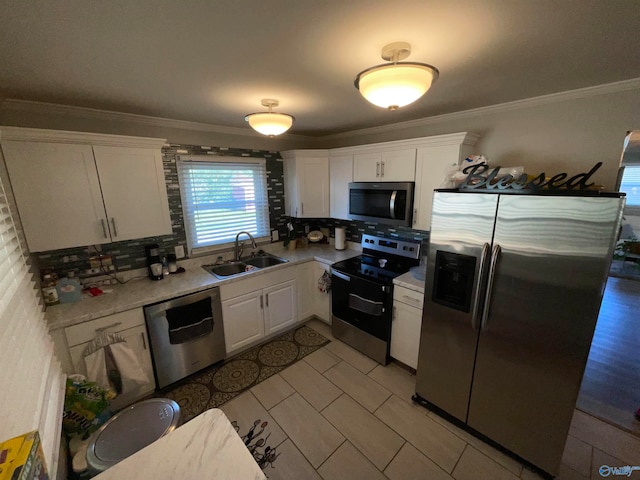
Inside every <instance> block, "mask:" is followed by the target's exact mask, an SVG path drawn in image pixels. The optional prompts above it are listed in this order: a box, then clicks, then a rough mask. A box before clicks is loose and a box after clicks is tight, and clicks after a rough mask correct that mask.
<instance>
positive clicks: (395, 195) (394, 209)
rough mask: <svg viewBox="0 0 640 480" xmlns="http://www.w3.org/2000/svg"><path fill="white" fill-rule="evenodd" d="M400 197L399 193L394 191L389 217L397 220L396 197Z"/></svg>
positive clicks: (390, 201) (390, 202)
mask: <svg viewBox="0 0 640 480" xmlns="http://www.w3.org/2000/svg"><path fill="white" fill-rule="evenodd" d="M397 196H398V191H397V190H394V191H393V193H392V194H391V199H390V200H389V215H391V218H393V219H395V218H396V197H397Z"/></svg>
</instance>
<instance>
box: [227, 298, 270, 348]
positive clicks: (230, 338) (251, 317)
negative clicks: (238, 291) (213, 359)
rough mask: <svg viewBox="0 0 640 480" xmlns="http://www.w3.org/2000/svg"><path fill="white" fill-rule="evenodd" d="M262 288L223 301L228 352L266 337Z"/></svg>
mask: <svg viewBox="0 0 640 480" xmlns="http://www.w3.org/2000/svg"><path fill="white" fill-rule="evenodd" d="M262 308H263V307H262V290H258V291H257V292H251V293H247V294H246V295H241V296H239V297H236V298H232V299H230V300H225V301H224V302H222V318H223V322H224V342H225V345H226V350H227V354H229V353H230V352H233V351H235V350H238V349H240V348H242V347H244V346H245V345H249V344H251V343H253V342H255V341H256V340H259V339H261V338H262V337H264V317H263V314H262Z"/></svg>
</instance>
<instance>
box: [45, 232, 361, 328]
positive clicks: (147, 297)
mask: <svg viewBox="0 0 640 480" xmlns="http://www.w3.org/2000/svg"><path fill="white" fill-rule="evenodd" d="M261 248H263V249H264V250H265V251H267V253H270V254H272V255H276V256H278V257H282V258H286V259H287V260H289V261H288V262H287V263H284V264H281V265H276V266H273V267H269V268H264V269H260V270H256V271H254V272H251V273H249V274H246V275H239V276H236V277H230V278H226V279H224V280H220V279H218V278H216V277H214V276H213V275H211V274H210V273H208V272H206V271H205V270H204V269H203V268H201V266H202V265H206V264H211V263H214V262H215V258H216V256H215V255H210V256H207V257H197V258H192V259H188V260H186V261H182V262H178V265H179V266H181V267H183V268H184V269H185V270H186V271H185V272H184V273H181V274H177V275H169V276H168V277H165V278H164V279H163V280H160V281H152V280H150V279H149V278H147V277H143V278H133V279H132V280H130V281H128V282H127V283H125V284H124V285H113V286H111V287H110V290H112V291H111V293H106V294H104V295H100V296H98V297H92V298H85V299H82V300H80V301H79V302H76V303H66V304H60V305H54V306H50V307H47V309H46V312H45V318H46V320H47V323H48V325H49V330H50V331H53V330H58V329H60V328H66V327H69V326H72V325H77V324H79V323H83V322H86V321H89V320H94V319H96V318H100V317H105V316H107V315H113V314H115V313H119V312H124V311H126V310H131V309H134V308H139V307H142V306H145V305H150V304H153V303H157V302H161V301H164V300H168V299H170V298H174V297H179V296H181V295H187V294H190V293H194V292H198V291H201V290H206V289H207V288H211V287H215V286H220V285H222V284H225V283H231V282H238V281H242V280H244V279H246V278H247V277H248V276H251V277H254V276H259V275H264V274H265V273H266V272H273V271H275V270H276V269H282V268H288V267H291V266H293V265H296V264H299V263H304V262H308V261H311V260H317V261H319V262H322V263H326V264H332V263H335V262H339V261H341V260H344V259H347V258H350V257H354V256H356V255H359V254H360V251H359V250H358V245H357V244H350V245H349V248H348V249H347V250H336V249H335V248H334V246H333V245H313V246H311V245H310V246H307V247H304V248H299V249H295V250H287V249H285V248H284V247H283V246H282V243H277V244H271V245H266V246H261Z"/></svg>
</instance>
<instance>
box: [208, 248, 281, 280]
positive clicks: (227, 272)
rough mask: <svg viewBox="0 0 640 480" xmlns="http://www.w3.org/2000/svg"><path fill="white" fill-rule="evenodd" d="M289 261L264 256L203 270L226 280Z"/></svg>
mask: <svg viewBox="0 0 640 480" xmlns="http://www.w3.org/2000/svg"><path fill="white" fill-rule="evenodd" d="M288 261H289V260H287V259H284V258H280V257H276V256H274V255H268V254H263V255H258V256H257V257H246V258H241V259H240V260H235V261H233V260H232V261H229V262H225V263H219V264H213V265H203V266H202V268H204V269H205V270H206V271H207V272H209V273H210V274H211V275H213V276H214V277H217V278H220V279H224V278H228V277H233V276H236V275H245V274H247V273H251V272H252V271H255V270H259V269H262V268H269V267H273V266H275V265H280V264H282V263H286V262H288Z"/></svg>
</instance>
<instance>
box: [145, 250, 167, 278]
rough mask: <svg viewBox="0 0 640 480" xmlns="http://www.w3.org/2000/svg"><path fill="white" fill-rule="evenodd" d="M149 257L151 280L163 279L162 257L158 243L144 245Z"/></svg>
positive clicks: (148, 265) (148, 268)
mask: <svg viewBox="0 0 640 480" xmlns="http://www.w3.org/2000/svg"><path fill="white" fill-rule="evenodd" d="M144 251H145V254H146V257H147V270H148V271H149V278H150V279H151V280H162V279H163V278H164V276H163V275H162V259H161V258H160V247H158V244H157V243H150V244H149V245H145V246H144Z"/></svg>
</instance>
